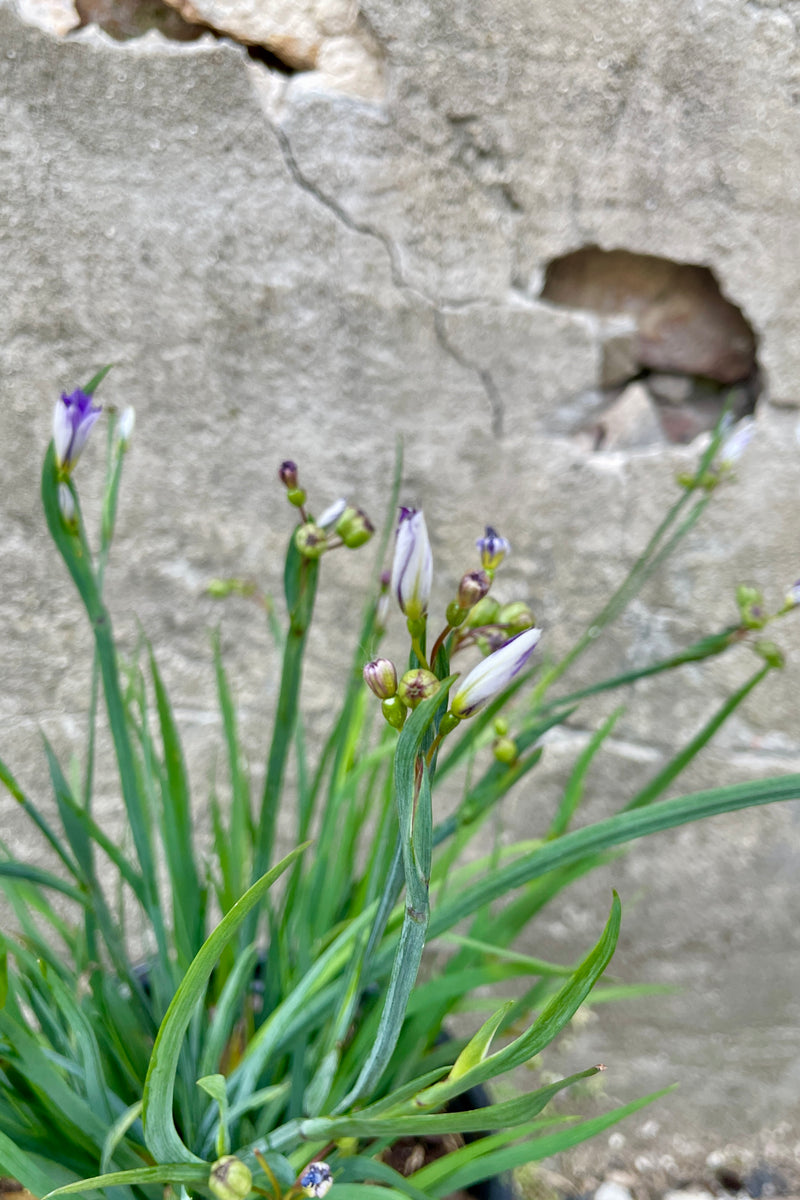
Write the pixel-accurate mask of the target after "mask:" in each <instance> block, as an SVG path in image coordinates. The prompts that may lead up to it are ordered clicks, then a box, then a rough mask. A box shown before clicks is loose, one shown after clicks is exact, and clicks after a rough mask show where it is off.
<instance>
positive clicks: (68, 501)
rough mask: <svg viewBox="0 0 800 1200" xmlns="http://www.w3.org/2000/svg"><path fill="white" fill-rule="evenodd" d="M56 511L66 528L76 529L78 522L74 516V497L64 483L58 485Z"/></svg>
mask: <svg viewBox="0 0 800 1200" xmlns="http://www.w3.org/2000/svg"><path fill="white" fill-rule="evenodd" d="M58 510H59V512H60V513H61V520H62V521H63V522H64V524H65V525H66V526H67V528H68V529H72V530H74V529H76V528H77V525H78V522H77V519H76V516H75V497H74V496H73V495H72V492H71V491H70V490H69V487H68V485H67V484H66V483H60V484H59V485H58Z"/></svg>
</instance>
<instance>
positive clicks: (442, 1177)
mask: <svg viewBox="0 0 800 1200" xmlns="http://www.w3.org/2000/svg"><path fill="white" fill-rule="evenodd" d="M672 1090H673V1089H672V1088H663V1089H662V1090H661V1091H658V1092H651V1093H650V1095H649V1096H643V1097H642V1098H641V1099H639V1100H634V1101H632V1102H631V1103H630V1104H623V1105H621V1106H620V1107H619V1108H615V1109H613V1110H612V1111H611V1112H609V1113H604V1114H603V1115H602V1116H600V1117H592V1118H591V1119H590V1120H588V1121H581V1122H580V1123H578V1124H574V1125H570V1126H569V1127H568V1128H567V1129H563V1130H559V1131H558V1132H557V1133H549V1134H545V1135H543V1136H541V1137H536V1138H533V1139H531V1140H526V1141H523V1142H521V1143H520V1144H518V1145H515V1146H507V1147H505V1148H498V1149H494V1147H495V1146H497V1147H502V1142H503V1141H508V1140H510V1139H509V1138H508V1137H506V1136H504V1135H503V1134H500V1135H497V1136H496V1137H491V1138H483V1139H481V1140H480V1141H478V1142H470V1143H468V1144H467V1145H466V1146H464V1147H462V1148H461V1149H459V1150H456V1151H454V1152H453V1154H452V1155H446V1156H445V1157H444V1158H440V1159H437V1160H436V1162H433V1163H430V1164H429V1166H425V1167H422V1169H421V1170H419V1171H417V1172H415V1173H414V1174H413V1175H412V1176H411V1181H412V1182H413V1183H415V1184H416V1185H417V1186H418V1187H420V1188H422V1189H424V1190H425V1191H426V1192H428V1194H429V1195H432V1196H437V1197H438V1196H446V1195H448V1194H449V1193H450V1192H453V1191H456V1190H460V1189H461V1188H469V1187H471V1186H472V1185H473V1184H475V1183H477V1182H478V1181H479V1180H481V1179H488V1178H491V1177H492V1176H494V1175H502V1174H503V1173H504V1172H505V1171H511V1170H514V1169H515V1168H516V1167H521V1166H523V1165H524V1164H525V1163H528V1162H540V1161H541V1160H542V1159H543V1158H551V1157H552V1156H553V1155H554V1154H562V1153H563V1152H564V1151H565V1150H569V1149H570V1148H571V1147H572V1146H577V1145H579V1144H580V1143H581V1142H585V1141H587V1140H588V1139H589V1138H592V1137H596V1136H597V1134H598V1133H602V1132H603V1131H604V1130H606V1129H609V1128H610V1127H611V1126H612V1125H616V1124H617V1122H618V1121H622V1120H623V1119H624V1118H625V1117H629V1116H631V1115H632V1114H633V1113H635V1112H639V1110H640V1109H642V1108H644V1107H645V1106H646V1105H648V1104H652V1103H653V1101H655V1100H659V1099H661V1097H662V1096H666V1095H667V1094H668V1093H669V1092H671V1091H672ZM522 1132H523V1131H522V1130H516V1131H512V1137H519V1135H520V1133H522ZM487 1151H488V1152H487ZM456 1160H458V1161H456Z"/></svg>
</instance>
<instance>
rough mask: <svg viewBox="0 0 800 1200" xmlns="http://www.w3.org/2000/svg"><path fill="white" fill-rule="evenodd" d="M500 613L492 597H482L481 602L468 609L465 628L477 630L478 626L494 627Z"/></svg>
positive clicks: (498, 606)
mask: <svg viewBox="0 0 800 1200" xmlns="http://www.w3.org/2000/svg"><path fill="white" fill-rule="evenodd" d="M499 612H500V605H499V604H498V603H497V601H496V600H495V599H494V597H493V596H484V598H483V599H482V600H479V601H478V603H477V604H476V605H475V606H474V607H473V608H471V609H470V613H469V616H468V617H467V626H468V627H469V628H470V629H477V628H478V626H479V625H494V624H495V623H496V621H497V614H498V613H499Z"/></svg>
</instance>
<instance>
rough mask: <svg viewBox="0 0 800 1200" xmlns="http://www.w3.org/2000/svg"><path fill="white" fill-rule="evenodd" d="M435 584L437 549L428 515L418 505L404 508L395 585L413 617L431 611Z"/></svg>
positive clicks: (394, 565) (402, 605) (397, 541)
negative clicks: (434, 573) (431, 533)
mask: <svg viewBox="0 0 800 1200" xmlns="http://www.w3.org/2000/svg"><path fill="white" fill-rule="evenodd" d="M432 585H433V553H432V551H431V544H430V541H429V539H428V530H427V527H426V525H425V517H424V516H423V514H422V510H421V509H418V508H401V509H400V520H399V522H398V525H397V536H396V539H395V546H394V562H393V563H392V581H391V588H392V591H393V592H394V594H395V596H396V597H397V603H398V604H399V605H400V608H401V609H402V610H403V612H404V613H405V614H406V616H407V617H408V619H409V621H419V620H421V619H422V618H423V617H424V616H425V614H426V613H427V611H428V601H429V600H430V595H431V587H432Z"/></svg>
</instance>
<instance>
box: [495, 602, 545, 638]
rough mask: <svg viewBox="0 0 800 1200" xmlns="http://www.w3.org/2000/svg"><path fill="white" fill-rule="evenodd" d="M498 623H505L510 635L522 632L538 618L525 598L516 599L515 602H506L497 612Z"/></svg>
mask: <svg viewBox="0 0 800 1200" xmlns="http://www.w3.org/2000/svg"><path fill="white" fill-rule="evenodd" d="M497 624H498V625H504V626H505V627H506V629H507V630H508V632H509V634H510V635H513V634H515V633H522V631H523V629H530V628H531V626H533V625H535V624H536V618H535V617H534V615H533V613H532V612H531V610H530V608H529V607H528V605H527V604H526V603H525V601H524V600H516V601H514V603H513V604H504V605H503V607H502V608H501V609H500V612H499V613H498V614H497Z"/></svg>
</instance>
